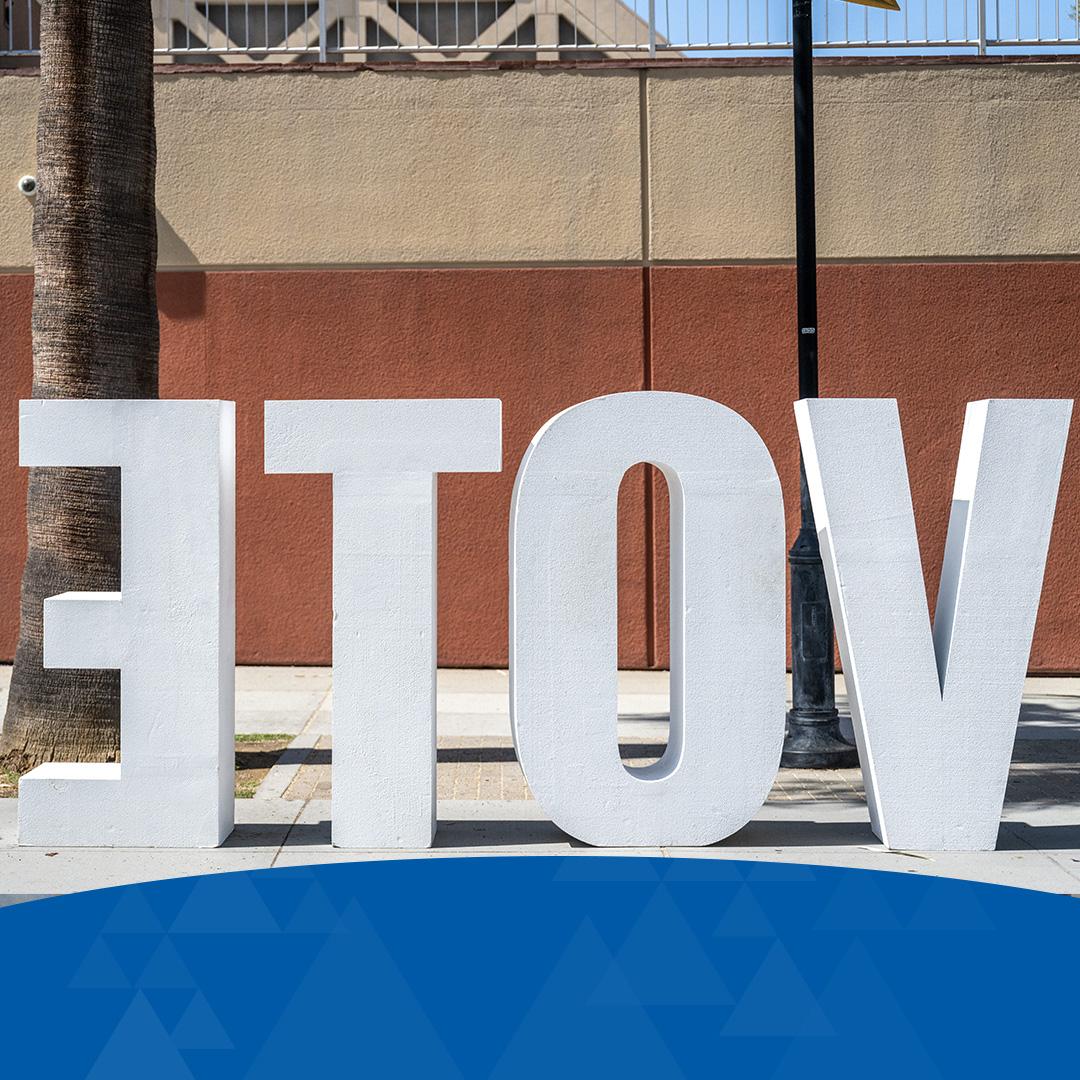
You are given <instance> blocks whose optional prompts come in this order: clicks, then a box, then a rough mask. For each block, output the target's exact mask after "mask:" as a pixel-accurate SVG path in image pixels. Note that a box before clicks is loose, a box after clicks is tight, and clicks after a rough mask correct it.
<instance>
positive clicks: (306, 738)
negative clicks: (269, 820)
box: [252, 731, 319, 799]
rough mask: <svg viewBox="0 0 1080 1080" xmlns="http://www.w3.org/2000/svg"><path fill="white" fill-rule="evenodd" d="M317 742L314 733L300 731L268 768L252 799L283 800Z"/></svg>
mask: <svg viewBox="0 0 1080 1080" xmlns="http://www.w3.org/2000/svg"><path fill="white" fill-rule="evenodd" d="M318 741H319V736H318V734H316V733H315V732H313V731H301V732H300V734H299V735H297V736H296V738H295V739H293V741H292V742H291V743H289V745H288V746H287V747H286V748H285V749H284V750H283V751H282V752H281V756H280V757H279V758H278V759H277V761H276V762H275V763H274V764H273V765H272V766H271V767H270V771H269V772H268V773H267V774H266V775H265V776H264V777H263V779H262V783H261V784H259V786H258V787H257V788H256V789H255V794H254V795H253V796H252V798H255V799H283V798H284V797H285V792H286V791H287V790H288V788H289V785H290V784H291V783H292V782H293V780H295V779H296V774H297V773H298V772H299V771H300V766H301V765H303V764H304V762H305V761H307V759H308V757H310V755H311V751H312V750H314V749H315V744H316V743H317V742H318Z"/></svg>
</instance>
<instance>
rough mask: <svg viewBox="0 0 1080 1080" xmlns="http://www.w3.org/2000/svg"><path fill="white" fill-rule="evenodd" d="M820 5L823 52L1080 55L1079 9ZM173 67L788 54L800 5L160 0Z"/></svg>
mask: <svg viewBox="0 0 1080 1080" xmlns="http://www.w3.org/2000/svg"><path fill="white" fill-rule="evenodd" d="M900 3H901V7H902V9H903V10H902V11H900V12H898V13H897V12H887V11H883V10H878V9H872V8H867V7H862V6H853V5H851V4H848V3H844V2H843V0H815V25H816V27H817V34H818V41H817V45H818V46H819V47H820V48H828V49H834V50H846V51H849V52H851V51H853V52H861V51H882V50H884V51H889V50H892V51H896V52H908V51H914V52H925V51H934V50H949V51H954V52H955V51H970V52H979V53H986V52H994V51H1003V50H1004V51H1009V50H1014V51H1015V50H1022V49H1037V50H1050V51H1053V50H1058V51H1080V24H1078V18H1077V15H1078V13H1077V2H1076V0H900ZM0 4H2V6H3V14H4V21H3V25H2V26H0V63H8V64H11V63H18V62H24V63H32V62H33V58H34V57H35V56H36V54H37V49H38V37H39V29H38V28H39V2H38V0H0ZM154 13H155V26H156V49H155V51H156V54H157V57H158V59H159V60H160V61H162V62H170V61H171V62H210V63H236V62H251V61H265V62H272V61H277V62H290V61H296V60H314V61H331V62H332V61H342V60H354V61H355V60H367V61H377V60H402V61H406V62H409V61H422V60H443V59H455V58H457V59H464V58H476V59H481V58H488V59H490V58H496V59H499V58H504V57H519V58H538V59H570V58H573V57H608V56H648V55H669V56H670V55H672V54H686V53H695V54H702V53H704V54H706V55H707V54H709V53H717V54H723V53H730V52H746V53H756V52H764V53H769V52H773V51H776V52H781V51H783V50H784V49H787V48H790V45H791V39H790V33H791V4H790V0H221V2H201V0H154Z"/></svg>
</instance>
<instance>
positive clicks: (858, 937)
mask: <svg viewBox="0 0 1080 1080" xmlns="http://www.w3.org/2000/svg"><path fill="white" fill-rule="evenodd" d="M1078 930H1080V905H1078V904H1077V903H1076V901H1074V900H1073V899H1071V898H1068V897H1055V896H1049V895H1046V894H1042V893H1034V892H1024V891H1021V890H1014V889H1006V888H1002V887H998V886H989V885H976V884H971V883H968V882H960V881H953V880H948V879H940V878H932V877H924V876H915V875H906V874H891V873H881V872H877V871H864V870H846V869H837V868H824V867H811V866H802V865H794V864H787V863H752V862H736V861H729V860H720V859H646V858H615V857H607V856H600V857H593V856H572V857H564V858H542V857H537V858H522V857H515V858H472V859H423V860H416V861H379V862H365V863H338V864H332V865H325V866H311V867H298V868H287V869H275V870H259V871H252V872H245V873H234V874H221V875H212V876H207V877H196V878H182V879H177V880H172V881H164V882H155V883H150V884H145V885H132V886H125V887H123V888H117V889H106V890H100V891H97V892H89V893H80V894H77V895H73V896H67V897H60V898H56V899H50V900H39V901H35V902H33V903H27V904H22V905H18V906H14V907H10V908H5V909H3V910H0V934H2V942H3V951H4V956H5V958H6V960H7V978H6V980H5V990H6V992H5V994H4V1004H3V1010H2V1013H0V1015H2V1017H3V1023H4V1028H5V1031H6V1032H7V1033H8V1038H7V1040H6V1045H5V1062H4V1063H5V1066H6V1069H7V1071H8V1072H9V1074H10V1075H13V1076H20V1075H22V1076H50V1077H52V1076H57V1077H68V1076H91V1077H106V1078H110V1080H113V1078H124V1077H129V1076H130V1077H140V1078H148V1077H153V1078H155V1080H165V1078H172V1077H178V1078H179V1077H183V1078H190V1077H197V1078H203V1077H206V1078H209V1077H242V1076H252V1077H276V1076H288V1077H297V1076H313V1075H314V1076H319V1075H325V1076H338V1075H346V1076H371V1077H388V1076H390V1077H423V1078H431V1077H512V1078H521V1077H533V1076H537V1077H539V1076H544V1077H549V1076H551V1077H556V1076H596V1077H601V1076H603V1077H606V1076H620V1075H622V1076H650V1077H668V1076H672V1077H678V1076H729V1075H730V1076H733V1077H817V1076H826V1075H828V1076H830V1077H833V1076H836V1075H839V1074H843V1073H847V1072H852V1071H854V1072H858V1073H866V1074H867V1075H872V1076H874V1077H875V1078H880V1077H892V1076H897V1077H899V1076H904V1077H909V1078H910V1077H919V1078H923V1077H932V1076H971V1075H979V1074H982V1075H1002V1074H1005V1073H1008V1072H1015V1073H1016V1074H1017V1075H1026V1076H1033V1075H1039V1074H1040V1073H1041V1072H1043V1071H1044V1070H1045V1071H1046V1074H1047V1075H1061V1074H1062V1073H1061V1070H1068V1072H1067V1073H1066V1074H1069V1075H1071V1074H1072V1073H1073V1072H1074V1071H1075V1065H1074V1064H1073V1057H1074V1040H1073V1039H1072V1037H1071V1033H1072V1031H1073V1030H1074V1027H1075V1017H1076V1011H1077V991H1076V971H1077V970H1078V967H1080V934H1078ZM1050 1070H1055V1072H1054V1073H1051V1072H1050Z"/></svg>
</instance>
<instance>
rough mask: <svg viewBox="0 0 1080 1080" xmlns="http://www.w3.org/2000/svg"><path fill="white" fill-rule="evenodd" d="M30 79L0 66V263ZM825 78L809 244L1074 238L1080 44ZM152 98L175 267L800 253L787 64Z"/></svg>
mask: <svg viewBox="0 0 1080 1080" xmlns="http://www.w3.org/2000/svg"><path fill="white" fill-rule="evenodd" d="M643 79H644V84H645V90H646V94H645V99H646V100H647V104H648V114H647V124H646V125H642V124H641V116H640V109H639V106H640V102H641V99H642V95H641V87H642V81H643ZM36 94H37V79H36V78H32V77H25V76H20V77H16V76H0V125H2V126H0V268H6V269H22V268H26V267H28V266H29V265H30V263H31V253H30V212H29V204H28V203H27V201H26V199H24V198H23V197H22V196H21V195H19V194H18V192H17V191H16V190H15V182H16V180H17V178H18V177H19V176H20V175H21V174H22V173H24V172H27V171H31V170H32V168H33V143H34V126H35V111H36ZM817 99H818V146H819V156H818V159H819V182H818V191H819V202H818V207H819V209H818V213H819V236H820V247H821V253H822V255H823V256H824V257H826V258H828V257H833V258H855V259H889V258H969V257H982V256H999V257H1000V256H1009V257H1025V256H1035V257H1042V256H1048V255H1077V254H1080V199H1078V198H1076V196H1075V190H1076V186H1077V184H1078V182H1080V181H1078V179H1077V178H1078V177H1080V64H1074V63H1057V64H982V65H980V64H952V65H929V64H927V65H904V66H899V65H889V66H885V65H880V64H853V63H848V64H843V65H832V66H823V67H820V68H819V69H818V79H817ZM157 105H158V130H159V139H158V142H159V183H158V203H159V209H160V215H161V221H160V233H161V261H162V265H163V266H164V267H185V266H208V267H245V266H250V267H254V268H257V267H263V266H266V267H270V266H365V265H383V264H391V265H393V264H398V265H400V264H410V263H422V264H427V265H431V264H436V265H437V264H439V263H465V264H469V263H499V262H525V263H535V262H606V261H613V262H623V261H636V260H639V259H641V258H643V257H646V256H647V257H651V258H653V259H655V260H702V261H729V260H771V259H787V258H791V256H792V254H793V244H792V198H791V188H792V176H791V86H790V72H789V70H788V69H787V68H786V67H784V66H775V65H774V66H756V65H753V64H744V65H735V66H725V67H699V66H688V67H687V68H685V69H670V68H667V69H650V70H648V71H647V72H646V74H645V75H644V76H643V75H642V73H641V70H640V69H636V68H632V67H626V68H613V69H606V70H577V71H572V70H566V69H551V70H547V71H543V70H516V71H476V72H462V71H447V72H443V71H434V70H431V69H430V68H429V69H426V70H424V71H420V72H402V71H393V72H377V71H370V70H368V71H365V70H356V69H354V70H351V71H338V72H334V73H327V72H302V71H297V72H282V71H277V72H274V73H271V74H253V73H250V72H236V73H220V74H219V73H189V74H175V73H172V74H163V75H160V76H159V77H158V81H157ZM643 130H647V133H648V135H647V145H648V169H647V170H645V171H643V169H642V158H643V145H642V131H643ZM646 174H647V192H646V194H645V195H643V189H642V179H643V175H646ZM643 199H644V200H645V201H646V202H647V204H648V210H649V213H648V232H649V243H648V250H647V251H646V250H645V247H644V246H643V243H642V203H643Z"/></svg>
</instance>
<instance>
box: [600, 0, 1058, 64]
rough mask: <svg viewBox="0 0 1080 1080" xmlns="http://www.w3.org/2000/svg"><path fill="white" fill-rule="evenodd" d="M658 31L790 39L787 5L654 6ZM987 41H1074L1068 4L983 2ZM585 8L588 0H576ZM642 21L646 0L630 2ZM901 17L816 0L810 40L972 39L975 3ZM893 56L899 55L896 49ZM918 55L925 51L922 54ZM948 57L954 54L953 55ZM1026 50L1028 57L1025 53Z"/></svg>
mask: <svg viewBox="0 0 1080 1080" xmlns="http://www.w3.org/2000/svg"><path fill="white" fill-rule="evenodd" d="M654 2H655V8H656V18H657V26H658V30H659V32H660V33H661V34H663V35H664V36H665V37H667V38H668V40H669V41H671V42H673V43H676V44H677V43H682V42H686V41H690V42H693V43H703V42H713V43H716V44H720V43H722V42H725V41H728V42H735V43H741V42H747V41H752V42H754V43H765V42H772V43H774V44H780V43H783V42H785V41H787V40H788V35H789V33H790V30H789V26H790V15H789V13H790V8H791V3H790V0H654ZM986 2H987V32H988V36H989V37H990V38H991V39H993V38H995V37H1001V38H1005V39H1016V38H1022V39H1025V40H1032V41H1033V40H1041V41H1046V42H1053V41H1057V40H1060V39H1065V40H1068V39H1072V40H1073V41H1077V40H1078V29H1077V21H1076V18H1075V16H1074V14H1073V12H1074V10H1075V7H1074V0H986ZM579 4H580V6H581V8H582V10H587V9H588V6H589V0H579ZM629 4H630V6H634V7H636V10H637V11H638V13H639V14H640V15H641V16H642V17H644V18H647V15H648V7H649V5H648V0H629ZM900 4H901V7H902V8H903V9H904V10H903V11H902V12H901V13H900V14H894V13H888V12H884V11H880V10H876V9H873V8H867V7H862V6H859V5H856V4H849V3H845V2H844V0H815V3H814V18H815V31H816V33H815V37H816V38H817V40H818V41H824V40H829V41H832V42H842V41H845V40H847V41H851V42H854V43H858V42H865V41H882V40H886V39H888V40H890V41H897V42H901V41H904V40H905V39H906V40H908V41H912V40H915V41H926V40H935V41H951V42H962V41H965V40H974V39H975V38H976V37H977V33H978V14H977V6H978V0H900ZM896 51H899V50H896ZM920 51H923V52H925V51H926V50H925V49H922V50H920ZM951 51H955V49H954V50H951ZM1021 51H1024V52H1031V51H1032V50H1031V49H1030V48H1024V49H1023V50H1021Z"/></svg>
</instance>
